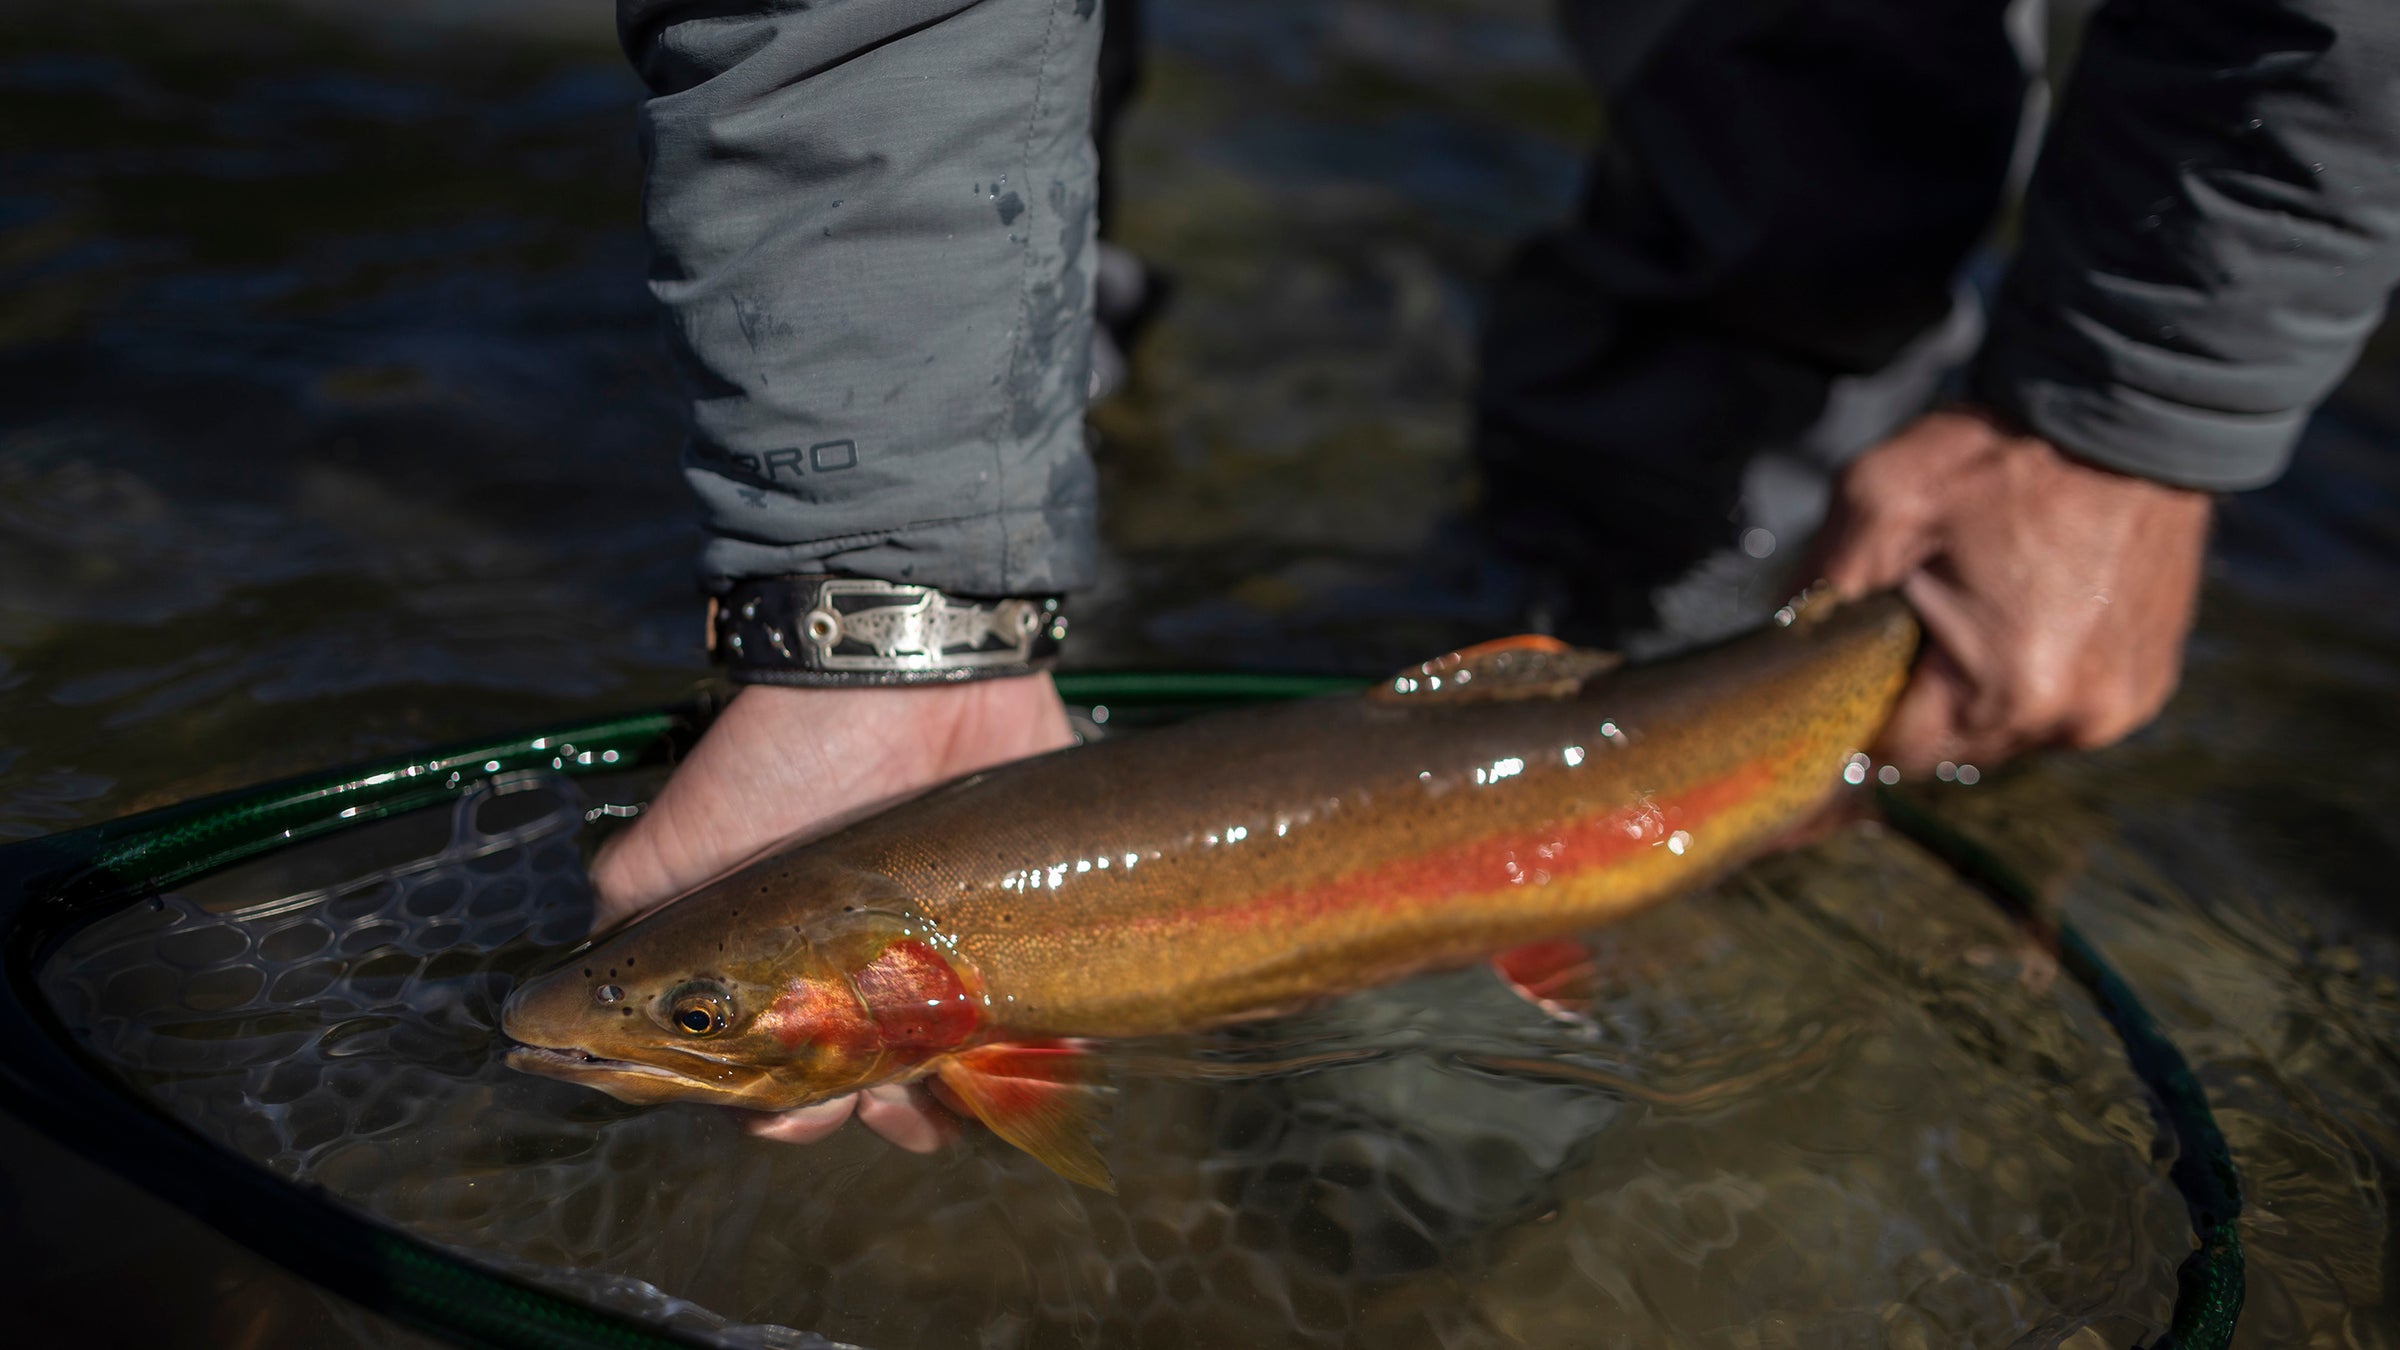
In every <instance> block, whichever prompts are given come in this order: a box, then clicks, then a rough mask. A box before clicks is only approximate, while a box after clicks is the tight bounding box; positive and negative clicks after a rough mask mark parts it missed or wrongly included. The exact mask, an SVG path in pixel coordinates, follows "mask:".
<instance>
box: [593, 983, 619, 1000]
mask: <svg viewBox="0 0 2400 1350" xmlns="http://www.w3.org/2000/svg"><path fill="white" fill-rule="evenodd" d="M624 998H625V991H624V990H622V989H619V988H618V987H617V986H615V985H613V984H604V985H601V986H600V987H599V988H597V989H595V990H593V991H592V1001H593V1002H595V1003H618V1002H622V1001H623V1000H624Z"/></svg>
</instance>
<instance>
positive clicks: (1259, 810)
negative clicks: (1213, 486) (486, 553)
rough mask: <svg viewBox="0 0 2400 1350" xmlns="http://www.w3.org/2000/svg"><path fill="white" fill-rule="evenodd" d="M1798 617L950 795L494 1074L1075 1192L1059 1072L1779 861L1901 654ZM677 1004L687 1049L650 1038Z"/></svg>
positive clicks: (540, 1012)
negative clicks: (1053, 1174) (703, 1022)
mask: <svg viewBox="0 0 2400 1350" xmlns="http://www.w3.org/2000/svg"><path fill="white" fill-rule="evenodd" d="M1795 613H1796V616H1797V617H1796V619H1795V621H1794V622H1792V623H1790V624H1789V625H1788V626H1786V627H1774V628H1768V629H1765V630H1762V631H1760V632H1758V633H1755V634H1752V635H1750V636H1747V637H1744V638H1740V639H1736V640H1734V641H1732V642H1729V643H1726V644H1724V645H1722V646H1719V647H1716V648H1712V649H1710V650H1708V651H1704V652H1701V653H1697V654H1694V655H1690V656H1686V657H1683V658H1680V659H1677V660H1673V661H1668V662H1663V663H1659V664H1656V665H1647V666H1633V667H1626V668H1623V669H1619V670H1615V671H1613V672H1609V673H1606V674H1602V675H1599V676H1597V677H1594V678H1590V679H1586V680H1582V681H1581V682H1580V683H1577V682H1575V681H1568V682H1566V683H1565V684H1563V685H1562V686H1560V687H1559V689H1558V690H1557V691H1555V692H1552V693H1551V696H1534V697H1526V696H1522V695H1523V691H1522V689H1518V690H1516V694H1515V696H1511V688H1510V687H1509V686H1508V685H1507V683H1506V681H1505V680H1503V679H1501V678H1497V676H1500V675H1503V674H1505V673H1506V672H1504V671H1501V670H1497V669H1494V668H1491V667H1485V668H1484V669H1485V673H1486V674H1487V675H1492V676H1495V678H1491V679H1487V680H1486V682H1485V688H1486V689H1494V690H1495V692H1494V693H1489V694H1487V693H1483V692H1481V691H1478V690H1476V689H1474V688H1473V687H1471V686H1462V685H1461V684H1460V682H1458V681H1457V680H1456V678H1455V673H1453V677H1452V679H1451V680H1450V682H1449V684H1448V686H1447V688H1446V690H1444V691H1440V692H1439V693H1438V694H1437V693H1436V691H1430V690H1420V694H1421V695H1422V696H1416V697H1409V696H1402V697H1394V696H1392V694H1391V692H1390V690H1388V689H1387V690H1386V691H1385V693H1384V695H1383V696H1382V697H1343V698H1332V699H1321V700H1311V701H1308V702H1305V703H1297V704H1286V705H1280V706H1275V707H1268V708H1260V709H1251V710H1245V711H1241V712H1236V713H1228V714H1223V715H1219V716H1214V717H1207V718H1201V719H1195V720H1193V721H1191V722H1187V723H1183V724H1180V725H1177V726H1173V727H1169V728H1165V729H1161V730H1157V731H1151V732H1144V733H1139V734H1134V735H1127V736H1124V737H1121V738H1117V739H1112V740H1109V741H1105V742H1102V743H1100V744H1098V745H1094V746H1090V747H1086V748H1082V749H1076V750H1067V751H1061V752H1058V753H1055V754H1052V755H1047V756H1042V757H1040V758H1037V759H1033V760H1028V761H1023V762H1020V763H1017V764H1012V765H1006V766H1003V767H1000V768H997V769H994V770H991V771H988V772H986V773H982V774H977V775H974V776H972V777H969V778H966V779H962V780H960V781H957V782H954V783H951V784H948V785H945V786H943V787H940V788H937V789H934V790H933V791H931V792H929V793H927V794H925V795H924V796H922V797H919V798H917V799H915V800H913V801H910V802H907V803H904V804H902V805H901V806H898V807H896V808H894V809H892V810H890V811H887V812H884V813H882V814H880V815H877V816H874V817H870V818H868V819H866V820H864V821H861V822H859V823H857V824H854V825H851V826H849V827H847V828H845V829H842V830H840V831H838V832H836V833H834V834H832V835H829V836H827V837H825V838H823V839H820V840H816V841H814V842H810V843H806V844H803V845H801V846H799V847H796V848H793V849H791V850H788V851H785V852H782V853H779V854H776V855H773V856H770V857H768V858H765V859H763V860H761V861H759V862H756V863H753V864H751V865H750V866H747V867H744V868H742V869H740V870H738V871H736V872H734V873H732V874H730V875H728V876H726V877H724V878H722V879H720V880H718V881H715V882H712V883H710V884H709V885H707V886H704V887H701V888H700V889H698V890H696V891H694V892H692V893H691V894H689V895H687V896H685V897H683V898H682V899H680V900H678V901H676V902H675V903H673V904H670V905H668V906H666V907H664V908H662V909H659V910H657V911H655V912H653V913H652V914H650V915H649V916H647V917H645V918H643V919H641V920H639V921H637V922H635V923H634V924H632V925H631V926H629V927H627V928H625V929H623V930H621V931H619V932H617V933H614V934H612V935H608V936H606V937H604V938H602V939H600V940H599V941H597V942H596V943H594V944H591V945H590V946H589V948H588V949H586V950H582V951H579V952H578V953H576V954H574V955H573V956H572V957H571V958H570V959H569V961H568V962H567V964H565V965H564V966H562V967H560V968H559V969H557V970H555V971H553V972H551V973H550V974H548V975H545V976H543V977H541V978H539V979H537V980H535V981H533V982H531V983H529V984H527V985H526V986H524V987H522V988H520V989H519V990H518V991H517V993H516V994H515V995H514V996H512V997H511V999H510V1000H509V1003H508V1006H507V1009H506V1014H505V1017H504V1026H505V1029H506V1030H507V1032H508V1034H509V1035H510V1036H511V1037H512V1038H514V1039H516V1040H517V1041H519V1042H520V1043H522V1045H523V1046H524V1047H525V1048H524V1049H522V1050H520V1051H518V1052H516V1054H515V1056H514V1057H513V1058H512V1062H513V1063H516V1064H517V1065H518V1067H521V1068H525V1069H527V1070H529V1071H532V1072H538V1073H546V1074H551V1075H554V1076H558V1077H562V1078H568V1079H571V1080H574V1081H581V1082H586V1083H589V1084H590V1085H592V1086H595V1087H599V1088H602V1089H604V1090H606V1091H609V1092H612V1093H614V1094H616V1095H618V1096H620V1097H623V1098H625V1099H627V1100H629V1101H639V1102H651V1101H668V1100H704V1101H716V1102H723V1103H727V1104H732V1105H739V1106H748V1107H754V1108H759V1109H785V1108H790V1107H795V1106H801V1105H805V1104H808V1103H810V1102H814V1101H819V1100H823V1099H826V1098H829V1097H832V1096H836V1095H839V1094H841V1093H845V1092H850V1091H854V1090H856V1089H858V1088H862V1087H866V1086H872V1085H874V1084H877V1083H885V1082H900V1081H911V1080H914V1079H919V1078H923V1077H926V1076H928V1075H938V1076H939V1077H941V1079H942V1080H943V1081H944V1083H945V1084H947V1085H948V1086H950V1087H951V1088H952V1090H953V1095H954V1096H956V1097H959V1098H963V1099H965V1100H966V1101H967V1103H968V1104H969V1106H970V1108H971V1109H974V1110H975V1112H976V1114H978V1115H980V1116H982V1117H983V1118H984V1119H985V1120H986V1122H987V1123H989V1124H991V1125H992V1126H993V1128H994V1129H995V1130H997V1131H998V1132H1000V1133H1001V1134H1002V1135H1003V1136H1005V1137H1008V1138H1010V1139H1011V1141H1012V1142H1016V1143H1018V1144H1020V1145H1021V1146H1024V1147H1027V1148H1028V1149H1030V1150H1031V1151H1034V1152H1035V1153H1036V1154H1037V1156H1042V1157H1043V1158H1044V1159H1045V1161H1049V1162H1051V1163H1052V1165H1053V1166H1056V1167H1059V1168H1060V1169H1061V1170H1062V1171H1065V1172H1067V1173H1068V1174H1069V1175H1070V1176H1074V1177H1075V1178H1076V1179H1078V1180H1085V1181H1091V1182H1093V1184H1101V1182H1102V1181H1104V1180H1105V1173H1104V1171H1100V1172H1098V1174H1097V1175H1098V1179H1097V1180H1095V1178H1094V1173H1095V1169H1097V1168H1098V1160H1097V1156H1096V1154H1091V1153H1090V1146H1089V1143H1088V1140H1085V1141H1083V1142H1082V1143H1081V1144H1080V1147H1078V1145H1077V1142H1076V1141H1077V1139H1078V1138H1079V1137H1080V1131H1081V1124H1080V1119H1081V1114H1082V1108H1081V1107H1080V1106H1079V1105H1078V1101H1079V1098H1078V1095H1077V1094H1079V1093H1084V1092H1086V1090H1087V1089H1088V1088H1089V1086H1090V1082H1089V1078H1088V1075H1089V1072H1090V1070H1089V1067H1088V1063H1087V1062H1086V1060H1087V1058H1088V1057H1084V1056H1077V1055H1072V1054H1066V1053H1062V1051H1061V1046H1062V1044H1063V1043H1066V1042H1068V1041H1071V1040H1072V1039H1073V1038H1084V1037H1122V1036H1139V1035H1150V1034H1159V1033H1167V1032H1176V1031H1186V1030H1192V1029H1196V1028H1201V1027H1206V1026H1211V1025H1216V1024H1221V1023H1225V1022H1230V1021H1235V1020H1240V1019H1244V1018H1250V1017H1257V1016H1263V1015H1268V1014H1272V1013H1276V1012H1280V1011H1287V1010H1289V1009H1292V1008H1295V1007H1298V1006H1302V1005H1305V1004H1307V1003H1310V1002H1314V1001H1317V1000H1320V999H1325V998H1329V997H1333V996H1336V995H1339V994H1343V993H1348V992H1352V991H1355V990H1359V989H1364V988H1368V987H1371V986H1374V985H1377V984H1382V983H1385V982H1388V981H1391V980H1394V979H1398V978H1401V977H1403V976H1406V975H1409V974H1413V973H1416V972H1419V971H1423V970H1427V969H1432V968H1438V967H1443V966H1456V965H1461V964H1467V963H1470V962H1472V961H1474V960H1477V959H1479V958H1481V957H1484V956H1488V955H1491V954H1493V953H1496V952H1500V951H1503V950H1506V949H1509V948H1513V947H1517V946H1520V945H1522V944H1527V943H1535V942H1541V941H1544V940H1549V939H1556V938H1558V937H1560V936H1562V935H1564V934H1570V933H1573V932H1576V931H1578V930H1582V929H1588V928H1591V927H1594V926H1597V925H1599V924H1601V923H1605V922H1607V921H1609V920H1611V919H1614V918H1617V917H1620V916H1621V915H1623V914H1625V913H1627V912H1629V911H1630V910H1632V909H1634V908H1637V907H1639V906H1641V905H1643V904H1646V903H1649V902H1652V901H1655V900H1658V899H1661V898H1663V897H1665V896H1668V895H1671V894H1674V893H1676V892H1678V891H1681V890H1685V889H1689V888H1691V887H1693V886H1696V885H1698V884H1701V883H1703V882H1705V881H1707V880H1709V879H1710V878H1712V877H1714V876H1716V875H1719V874H1721V873H1722V872H1723V871H1725V870H1726V869H1728V868H1730V867H1732V866H1734V865H1737V864H1738V863H1740V862H1741V861H1743V860H1745V859H1746V858H1748V857H1750V856H1753V855H1754V854H1755V853H1757V852H1758V851H1760V850H1761V849H1763V848H1765V847H1767V846H1769V845H1770V844H1772V843H1773V842H1774V841H1775V840H1776V839H1777V838H1778V837H1780V836H1783V835H1785V834H1786V833H1788V832H1789V831H1790V830H1791V829H1792V827H1793V826H1794V825H1795V824H1796V823H1798V822H1800V821H1801V820H1802V819H1803V818H1805V817H1806V816H1808V815H1809V814H1811V813H1812V812H1813V811H1814V810H1815V809H1816V808H1817V807H1818V806H1819V805H1820V804H1821V803H1822V802H1823V801H1824V800H1825V798H1826V797H1827V796H1828V795H1829V794H1830V793H1832V792H1833V791H1835V790H1836V789H1837V788H1838V787H1839V785H1840V782H1841V777H1840V775H1841V772H1842V769H1843V767H1844V764H1845V761H1846V760H1847V758H1848V756H1849V755H1850V754H1851V753H1853V752H1854V751H1856V750H1857V749H1859V748H1862V747H1863V746H1865V745H1866V744H1868V743H1869V742H1870V741H1871V740H1872V739H1873V737H1874V735H1875V733H1876V732H1877V731H1878V730H1879V729H1880V728H1881V726H1882V724H1883V721H1884V719H1885V718H1886V717H1887V716H1888V714H1889V712H1890V709H1891V706H1892V703H1893V701H1894V700H1895V699H1896V698H1897V696H1898V694H1899V691H1900V688H1901V687H1902V685H1903V684H1904V683H1905V680H1906V678H1907V673H1908V669H1909V665H1910V663H1911V660H1912V659H1913V656H1914V653H1915V650H1916V646H1917V640H1918V634H1917V627H1916V624H1915V621H1914V619H1913V618H1912V617H1911V616H1910V614H1909V613H1908V611H1907V609H1906V608H1905V606H1903V605H1902V604H1900V603H1899V602H1898V601H1897V600H1895V599H1892V598H1890V597H1878V598H1875V599H1872V600H1868V601H1864V602H1859V603H1854V604H1848V605H1841V606H1834V605H1832V604H1830V602H1827V601H1817V602H1814V603H1810V604H1806V605H1802V606H1800V607H1799V608H1798V609H1797V610H1796V611H1795ZM1574 655H1575V656H1576V657H1580V658H1584V659H1585V664H1584V665H1582V666H1580V667H1575V668H1576V669H1579V670H1588V669H1591V668H1592V666H1591V663H1590V662H1589V661H1588V658H1589V656H1590V654H1588V653H1578V654H1574ZM1526 659H1531V660H1534V661H1536V662H1537V664H1538V662H1539V658H1538V657H1531V658H1522V657H1521V658H1520V665H1522V662H1523V660H1526ZM1434 668H1435V667H1434V666H1433V665H1432V664H1431V663H1429V666H1428V669H1434ZM1560 668H1565V666H1564V665H1562V666H1561V667H1560ZM1476 669H1477V667H1476V666H1475V665H1473V664H1472V662H1470V664H1469V665H1468V667H1467V670H1468V673H1469V674H1470V675H1472V674H1474V673H1475V671H1476ZM1538 673H1539V672H1538V671H1537V674H1538ZM1419 683H1420V684H1422V681H1420V682H1419ZM1530 684H1531V687H1534V688H1536V689H1545V687H1544V686H1542V684H1541V682H1540V680H1538V679H1536V680H1534V681H1531V682H1530ZM1545 692H1550V691H1548V690H1546V689H1545ZM612 995H613V997H611V996H612ZM685 1005H691V1006H690V1007H687V1006H685ZM692 1007H698V1008H701V1009H702V1010H704V1011H707V1012H709V1013H710V1018H709V1029H708V1030H707V1031H706V1032H704V1033H695V1032H693V1031H691V1030H688V1029H686V1028H685V1027H683V1026H681V1025H679V1024H678V1020H677V1019H678V1018H679V1017H684V1018H691V1017H692V1016H693V1012H692ZM679 1009H681V1011H679ZM695 1025H697V1023H695Z"/></svg>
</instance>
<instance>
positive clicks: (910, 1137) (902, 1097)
mask: <svg viewBox="0 0 2400 1350" xmlns="http://www.w3.org/2000/svg"><path fill="white" fill-rule="evenodd" d="M858 1097H859V1101H858V1123H859V1124H861V1125H864V1126H866V1127H867V1128H868V1129H870V1130H873V1131H874V1132H875V1133H876V1134H877V1135H880V1136H881V1137H882V1138H883V1139H884V1141H885V1142H887V1143H889V1144H891V1145H893V1146H894V1147H896V1148H902V1149H906V1150H907V1151H909V1152H910V1153H932V1152H935V1151H936V1150H939V1149H941V1148H943V1147H946V1146H947V1145H949V1144H950V1143H951V1142H953V1141H954V1140H956V1139H957V1138H958V1118H957V1117H955V1116H953V1115H951V1114H950V1113H949V1112H947V1111H944V1110H943V1109H942V1108H941V1107H940V1106H939V1105H937V1104H936V1103H935V1102H934V1100H933V1095H932V1094H931V1093H929V1092H927V1091H926V1090H925V1089H924V1088H922V1087H920V1086H917V1085H915V1084H913V1083H912V1084H907V1085H900V1084H887V1085H885V1086H883V1087H872V1088H868V1089H867V1090H866V1091H864V1092H862V1093H860V1094H858Z"/></svg>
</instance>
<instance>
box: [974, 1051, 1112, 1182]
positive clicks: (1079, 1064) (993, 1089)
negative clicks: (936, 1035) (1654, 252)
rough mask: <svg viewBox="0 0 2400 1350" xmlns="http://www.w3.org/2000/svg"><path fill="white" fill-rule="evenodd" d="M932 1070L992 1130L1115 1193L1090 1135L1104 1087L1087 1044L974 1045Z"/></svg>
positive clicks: (1046, 1162)
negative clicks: (972, 1047)
mask: <svg viewBox="0 0 2400 1350" xmlns="http://www.w3.org/2000/svg"><path fill="white" fill-rule="evenodd" d="M934 1073H935V1074H936V1075H937V1076H938V1077H939V1078H940V1079H941V1083H942V1086H943V1087H946V1088H948V1089H950V1093H951V1095H952V1096H954V1097H956V1098H958V1101H959V1104H960V1105H961V1106H964V1107H966V1108H967V1110H968V1111H969V1112H970V1113H971V1114H973V1115H974V1117H975V1118H976V1119H977V1120H980V1121H982V1122H983V1123H984V1124H985V1125H987V1126H989V1127H990V1128H991V1131H992V1133H994V1134H996V1135H999V1136H1000V1137H1001V1138H1003V1139H1005V1140H1007V1141H1008V1142H1010V1143H1012V1144H1014V1145H1016V1146H1017V1147H1018V1148H1021V1149H1023V1150H1025V1151H1026V1152H1027V1153H1030V1154H1032V1155H1033V1156H1034V1157H1036V1158H1038V1159H1040V1160H1041V1162H1042V1165H1043V1166H1045V1167H1048V1168H1049V1169H1050V1170H1051V1171H1053V1172H1056V1173H1058V1174H1059V1175H1060V1176H1062V1177H1065V1178H1066V1179H1067V1180H1069V1181H1072V1182H1074V1183H1075V1184H1077V1185H1079V1186H1089V1187H1091V1188H1092V1189H1094V1190H1099V1191H1106V1192H1108V1193H1109V1194H1111V1195H1114V1194H1116V1191H1117V1182H1116V1178H1114V1177H1112V1176H1110V1175H1109V1172H1108V1164H1107V1163H1105V1162H1102V1161H1101V1160H1100V1150H1099V1148H1098V1146H1097V1145H1095V1144H1094V1143H1093V1142H1092V1131H1093V1129H1094V1127H1095V1126H1097V1125H1098V1123H1099V1120H1100V1116H1101V1114H1102V1112H1103V1111H1105V1110H1106V1108H1107V1105H1108V1089H1107V1088H1105V1087H1103V1086H1102V1085H1101V1083H1100V1080H1099V1057H1098V1056H1096V1055H1094V1054H1093V1053H1092V1052H1091V1051H1090V1050H1087V1049H1085V1048H1084V1047H1083V1046H1081V1045H1078V1044H1077V1043H1075V1042H1073V1041H1013V1042H1008V1043H1005V1044H1000V1045H984V1046H977V1047H976V1048H975V1049H973V1050H965V1051H961V1052H959V1053H958V1054H955V1055H949V1056H946V1057H944V1058H943V1059H942V1061H941V1062H940V1063H939V1064H937V1065H936V1066H935V1068H934Z"/></svg>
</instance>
